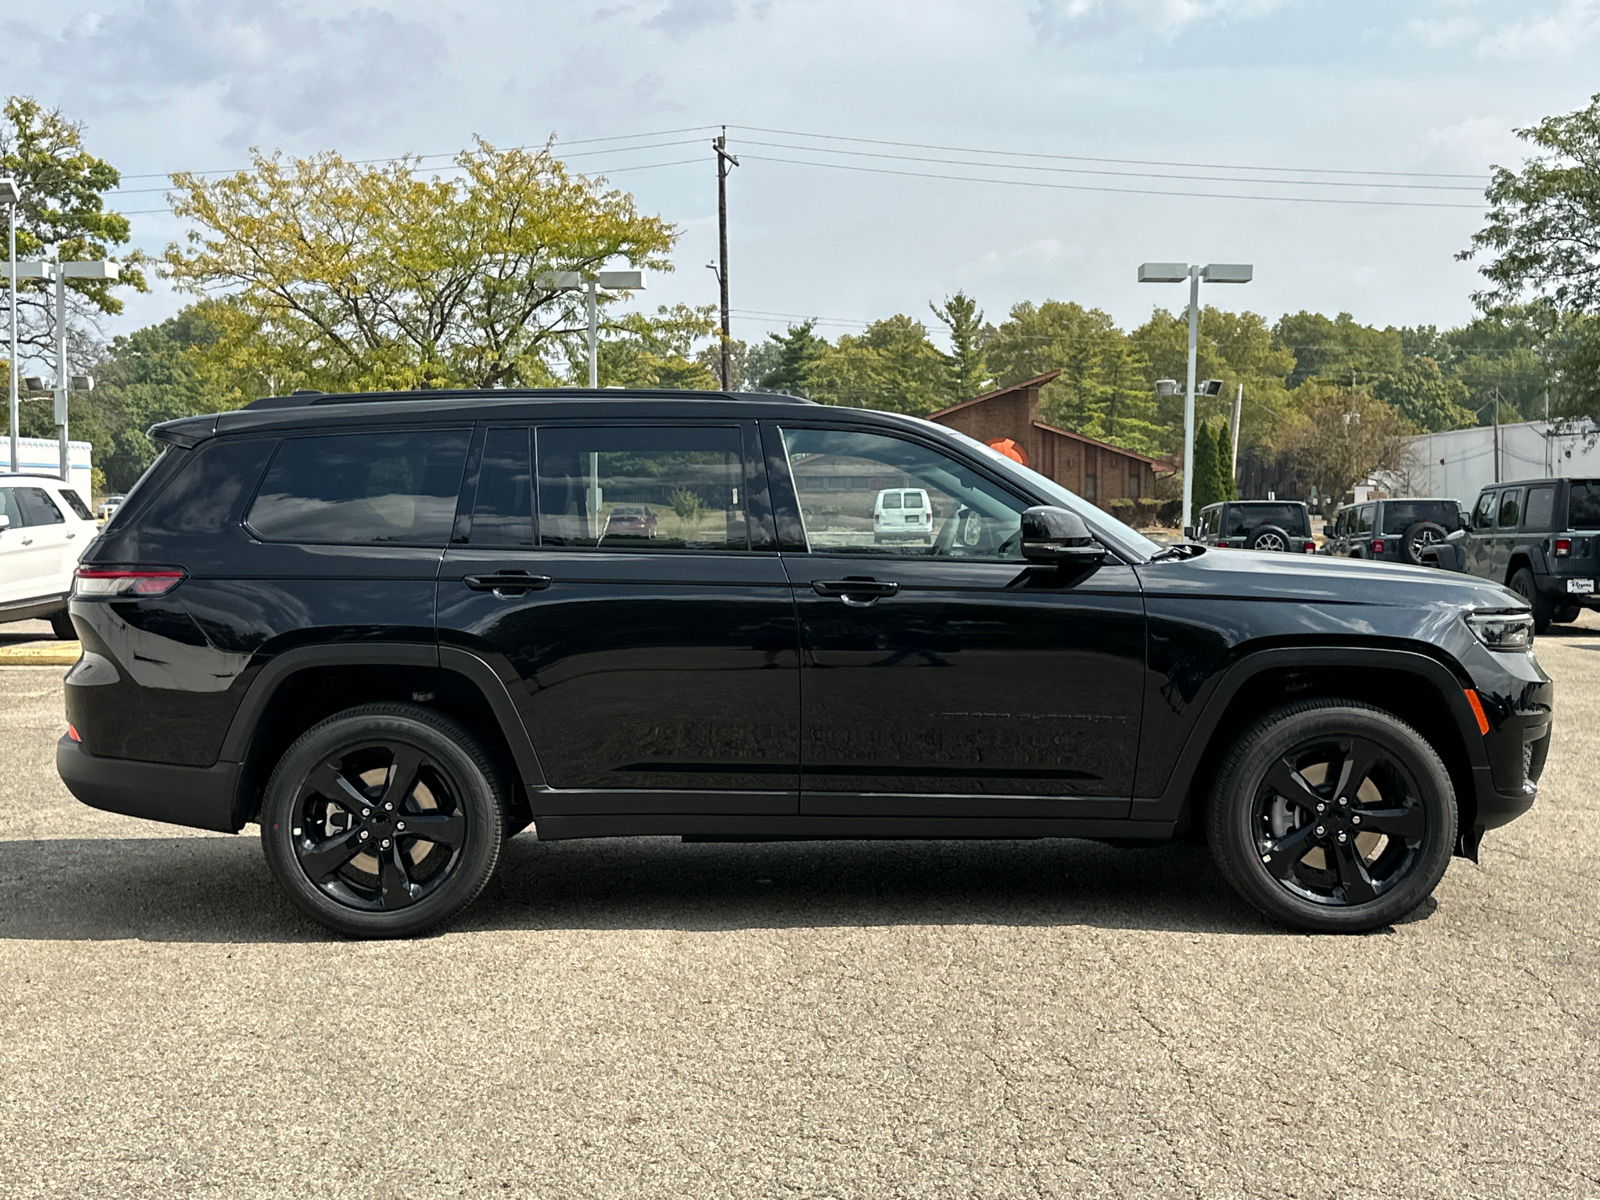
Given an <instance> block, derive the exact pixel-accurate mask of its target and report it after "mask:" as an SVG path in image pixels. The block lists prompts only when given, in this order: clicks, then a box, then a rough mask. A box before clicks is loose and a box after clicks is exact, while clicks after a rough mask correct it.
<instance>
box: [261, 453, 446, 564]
mask: <svg viewBox="0 0 1600 1200" xmlns="http://www.w3.org/2000/svg"><path fill="white" fill-rule="evenodd" d="M467 437H468V435H467V431H466V430H454V429H452V430H438V429H432V430H427V431H419V432H415V433H350V434H327V435H324V436H320V437H300V438H290V439H288V440H286V441H285V442H284V443H283V445H282V446H281V447H280V448H279V450H278V453H277V454H276V455H274V456H273V459H272V466H271V467H270V468H268V470H267V477H266V479H265V480H263V481H262V484H261V491H260V493H259V494H258V495H257V496H256V499H255V503H254V504H252V505H251V506H250V527H251V528H252V529H253V530H254V531H255V532H256V533H257V534H259V535H260V536H261V537H263V538H265V539H268V540H271V541H279V542H333V543H338V544H340V545H364V544H386V545H401V546H443V545H444V544H445V541H446V539H447V538H448V537H449V536H450V526H451V523H452V522H453V520H454V519H455V511H456V496H457V495H458V494H459V492H460V490H461V472H462V469H463V468H464V467H465V466H466V461H467Z"/></svg>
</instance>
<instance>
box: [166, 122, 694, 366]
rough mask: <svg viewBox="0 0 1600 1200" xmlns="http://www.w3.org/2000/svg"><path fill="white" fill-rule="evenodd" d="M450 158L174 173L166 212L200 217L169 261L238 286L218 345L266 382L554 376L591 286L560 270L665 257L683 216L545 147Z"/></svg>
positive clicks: (330, 160)
mask: <svg viewBox="0 0 1600 1200" xmlns="http://www.w3.org/2000/svg"><path fill="white" fill-rule="evenodd" d="M456 168H457V169H458V170H459V171H460V177H459V178H456V179H449V180H445V179H441V178H439V177H438V176H434V177H432V178H430V179H422V178H419V177H418V176H417V165H416V160H415V159H410V158H402V159H397V160H395V161H393V162H388V163H382V164H378V165H374V166H362V165H359V164H356V163H351V162H348V161H346V160H345V159H343V158H342V157H340V156H339V155H338V154H336V153H331V152H330V153H325V154H320V155H316V156H314V157H311V158H304V159H294V160H292V161H290V162H287V163H286V162H284V161H283V160H282V159H281V157H279V156H277V155H273V156H271V157H267V156H264V155H262V154H259V153H257V154H256V155H255V157H254V162H253V165H252V167H251V169H250V170H248V171H240V172H238V173H236V174H234V175H230V176H226V177H223V178H220V179H215V180H206V179H204V178H202V177H200V176H198V175H193V174H188V173H182V172H180V173H178V174H176V175H174V176H173V177H172V179H173V185H174V187H175V188H176V189H177V190H178V193H179V195H178V198H177V200H176V202H175V203H174V205H173V211H174V212H175V213H176V215H178V216H180V217H185V218H188V219H189V220H190V221H191V222H192V223H193V224H194V225H195V226H196V228H195V229H194V231H193V232H191V233H190V235H189V238H188V244H187V246H186V247H184V246H179V245H176V244H175V245H172V246H169V247H168V249H167V253H166V263H167V268H168V270H169V272H170V273H171V275H172V277H173V279H174V280H175V281H176V282H177V283H178V284H179V285H180V286H183V287H187V288H189V289H191V290H192V291H195V292H197V293H202V294H209V293H215V292H222V293H227V294H229V295H230V296H231V297H232V299H233V306H232V308H233V315H232V318H231V319H230V320H229V321H227V322H225V323H223V324H222V325H221V327H220V330H221V336H220V339H219V342H218V345H217V347H216V351H217V354H216V357H217V358H219V359H221V360H228V359H230V358H231V359H232V360H233V361H235V362H236V363H237V364H243V365H248V366H249V367H250V368H251V369H253V371H254V372H255V373H257V374H259V375H260V376H262V377H264V379H265V380H266V381H267V386H268V387H269V388H270V389H271V390H274V391H286V390H290V389H292V388H297V387H312V388H321V389H325V390H352V389H371V388H413V387H451V386H472V387H494V386H502V385H530V384H533V385H537V384H545V383H549V382H551V381H552V379H553V372H554V370H555V369H556V368H557V367H558V366H559V365H560V363H561V362H562V360H563V359H568V358H570V350H571V347H572V345H573V344H574V343H578V342H581V341H582V340H583V338H584V334H585V328H586V318H585V315H584V305H583V295H582V291H581V289H577V288H556V287H553V286H552V285H551V282H550V278H549V276H550V274H551V273H552V272H557V271H575V272H579V273H582V274H590V273H593V272H595V271H597V270H598V269H599V268H600V266H601V265H602V264H604V263H606V262H607V261H609V260H613V259H617V258H621V259H625V260H626V261H627V262H628V263H630V264H632V265H633V266H636V267H648V268H650V269H653V270H657V271H666V270H671V264H670V262H669V261H668V259H667V257H666V254H667V251H668V250H670V249H671V247H672V245H673V243H674V241H675V239H676V237H677V232H676V230H675V229H674V228H673V226H671V225H669V224H667V223H666V222H665V221H662V220H661V219H660V218H658V217H650V216H641V215H640V214H639V213H638V212H637V210H636V209H635V206H634V202H633V198H632V197H631V196H629V195H628V194H627V193H626V192H622V191H618V190H608V189H606V188H605V187H604V186H603V184H604V181H603V180H601V179H588V178H584V177H583V176H573V175H569V174H568V172H567V170H566V168H565V166H564V165H563V164H562V163H561V162H560V161H558V160H557V159H556V158H555V157H553V156H552V155H551V153H550V150H549V147H548V146H546V147H544V148H543V149H540V150H537V151H532V152H530V151H525V150H504V151H501V150H496V149H495V148H494V147H493V146H490V145H489V144H488V143H486V142H484V141H482V140H481V139H480V140H478V141H477V142H476V143H475V144H474V146H473V147H472V148H471V149H469V150H465V151H463V152H462V153H461V154H459V155H458V156H457V157H456ZM615 300H616V298H615V297H614V296H612V295H608V294H606V293H601V295H600V297H599V303H600V304H601V305H602V306H609V305H611V304H613V303H615ZM608 327H609V325H608Z"/></svg>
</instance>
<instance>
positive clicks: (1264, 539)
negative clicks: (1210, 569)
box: [1193, 500, 1317, 554]
mask: <svg viewBox="0 0 1600 1200" xmlns="http://www.w3.org/2000/svg"><path fill="white" fill-rule="evenodd" d="M1193 533H1194V540H1195V541H1197V542H1199V543H1201V544H1202V545H1205V546H1214V547H1216V548H1217V549H1219V550H1225V549H1230V548H1231V549H1234V550H1276V551H1279V552H1287V553H1290V554H1315V553H1316V552H1317V543H1316V542H1314V541H1313V540H1312V539H1311V516H1310V514H1309V512H1308V511H1307V509H1306V506H1305V504H1304V503H1303V502H1302V501H1299V500H1227V501H1224V502H1223V503H1221V504H1208V505H1206V506H1205V507H1204V508H1202V509H1201V510H1200V517H1199V520H1197V521H1196V522H1195V527H1194V530H1193Z"/></svg>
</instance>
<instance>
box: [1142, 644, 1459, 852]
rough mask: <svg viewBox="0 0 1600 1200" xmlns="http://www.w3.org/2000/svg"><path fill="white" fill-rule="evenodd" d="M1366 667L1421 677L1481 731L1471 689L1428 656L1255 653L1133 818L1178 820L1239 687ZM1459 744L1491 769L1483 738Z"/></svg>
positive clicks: (1226, 683) (1236, 669)
mask: <svg viewBox="0 0 1600 1200" xmlns="http://www.w3.org/2000/svg"><path fill="white" fill-rule="evenodd" d="M1363 666H1366V667H1376V668H1378V669H1380V670H1388V671H1404V672H1406V673H1407V674H1410V675H1415V676H1417V677H1419V678H1420V679H1422V680H1424V681H1425V682H1427V683H1428V684H1430V685H1431V686H1432V687H1433V688H1434V689H1435V690H1436V691H1437V692H1438V693H1439V694H1440V695H1441V696H1442V697H1443V698H1444V701H1445V705H1446V706H1447V708H1448V710H1449V712H1450V716H1451V717H1452V719H1453V720H1454V722H1455V725H1456V728H1457V729H1459V730H1463V731H1464V730H1467V729H1473V730H1475V729H1476V728H1477V718H1476V717H1474V716H1473V714H1472V709H1471V708H1470V707H1469V706H1468V704H1467V697H1466V694H1465V692H1464V691H1463V688H1464V687H1466V686H1470V685H1467V684H1463V683H1462V681H1461V678H1460V677H1459V676H1458V675H1457V674H1456V673H1455V672H1454V671H1452V670H1451V669H1450V668H1449V667H1448V666H1446V665H1445V664H1444V663H1442V662H1440V661H1439V660H1438V659H1436V658H1433V657H1431V656H1429V655H1427V654H1422V653H1420V652H1418V651H1415V650H1391V649H1382V648H1357V647H1339V646H1325V647H1309V646H1308V647H1299V646H1286V647H1281V648H1277V649H1266V650H1256V651H1253V652H1251V653H1250V654H1248V655H1246V656H1245V657H1244V658H1242V659H1240V660H1239V661H1238V662H1236V663H1234V664H1233V666H1231V667H1229V668H1228V670H1227V671H1226V672H1225V673H1224V674H1223V676H1222V678H1221V679H1220V680H1219V681H1218V683H1217V686H1216V689H1215V690H1214V691H1213V692H1212V693H1211V698H1210V699H1209V700H1208V701H1207V702H1206V707H1205V711H1204V712H1202V713H1201V714H1200V716H1199V718H1198V719H1197V720H1196V721H1195V724H1194V727H1193V728H1192V729H1191V730H1190V731H1189V736H1188V738H1187V739H1186V740H1185V741H1184V744H1183V749H1182V751H1180V752H1179V754H1178V758H1177V761H1176V762H1175V763H1174V764H1173V767H1172V774H1171V775H1169V776H1168V777H1167V785H1166V787H1165V788H1164V789H1163V790H1162V792H1161V794H1160V795H1159V796H1157V797H1154V798H1150V799H1140V798H1138V797H1135V799H1134V801H1133V812H1132V815H1133V817H1134V819H1135V820H1141V821H1156V820H1167V821H1171V820H1176V819H1177V817H1178V815H1179V814H1180V813H1181V812H1182V810H1183V805H1184V802H1185V801H1186V800H1187V799H1188V796H1189V788H1190V785H1191V784H1192V783H1193V781H1194V776H1195V772H1196V771H1197V770H1198V769H1199V766H1200V760H1201V758H1202V757H1203V756H1204V755H1205V753H1206V751H1207V750H1208V749H1210V747H1211V744H1212V740H1213V738H1214V737H1215V736H1216V733H1217V727H1218V725H1219V724H1220V723H1221V721H1222V715H1223V713H1224V712H1226V711H1227V708H1228V705H1230V704H1232V703H1233V700H1234V697H1235V696H1237V695H1238V694H1239V691H1240V689H1241V688H1243V687H1244V686H1245V684H1247V683H1249V682H1250V681H1251V680H1252V679H1255V678H1256V677H1257V676H1260V675H1263V674H1265V673H1267V672H1268V671H1280V670H1285V669H1287V668H1292V667H1363ZM1461 740H1462V743H1463V744H1464V745H1465V746H1466V749H1467V761H1468V764H1469V765H1470V766H1471V768H1472V769H1473V770H1474V771H1476V770H1478V769H1480V768H1481V769H1483V770H1487V769H1488V766H1489V754H1488V751H1487V750H1485V749H1484V746H1483V742H1482V740H1481V739H1479V738H1471V737H1466V736H1464V735H1463V737H1462V739H1461Z"/></svg>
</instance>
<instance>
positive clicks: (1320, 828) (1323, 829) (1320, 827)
mask: <svg viewBox="0 0 1600 1200" xmlns="http://www.w3.org/2000/svg"><path fill="white" fill-rule="evenodd" d="M1327 832H1328V829H1327V826H1325V825H1318V826H1317V836H1318V837H1321V836H1322V835H1323V834H1325V833H1327Z"/></svg>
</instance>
